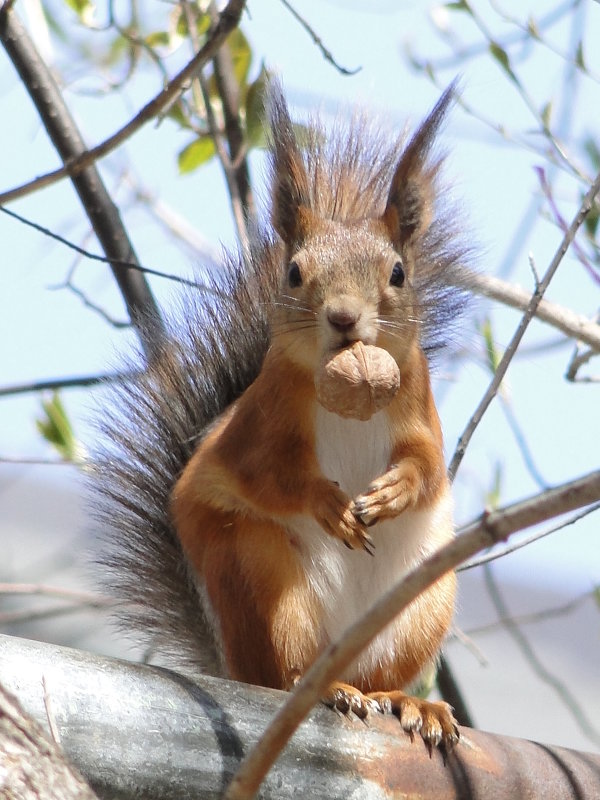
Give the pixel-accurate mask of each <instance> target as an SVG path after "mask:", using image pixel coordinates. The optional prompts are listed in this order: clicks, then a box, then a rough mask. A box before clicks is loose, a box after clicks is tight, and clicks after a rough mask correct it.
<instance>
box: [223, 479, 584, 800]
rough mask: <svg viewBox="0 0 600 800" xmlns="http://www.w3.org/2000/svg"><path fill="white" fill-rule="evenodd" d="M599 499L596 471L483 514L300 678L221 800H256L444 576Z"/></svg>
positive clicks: (400, 585)
mask: <svg viewBox="0 0 600 800" xmlns="http://www.w3.org/2000/svg"><path fill="white" fill-rule="evenodd" d="M599 499H600V470H598V471H597V472H593V473H590V474H589V475H586V476H585V477H583V478H580V479H578V480H576V481H573V482H571V483H568V484H564V485H563V486H560V487H558V488H557V489H550V490H549V491H547V492H543V493H542V494H539V495H536V496H534V497H532V498H529V499H528V500H524V501H522V502H520V503H516V504H514V505H512V506H508V507H507V508H504V509H501V510H499V511H493V512H491V513H485V514H483V515H482V517H481V518H480V519H478V520H477V521H476V522H474V523H472V524H471V525H470V526H468V527H467V528H466V529H465V530H464V532H463V533H462V534H461V535H460V536H459V537H458V538H457V539H455V540H454V541H453V542H450V543H449V544H447V545H445V546H444V547H442V548H440V549H439V550H438V551H437V552H435V553H434V554H433V555H431V556H429V558H427V559H426V560H425V561H424V562H423V563H422V564H421V565H420V566H419V567H418V568H416V569H414V570H413V571H412V572H410V573H409V574H408V575H407V576H406V577H405V578H404V579H403V580H402V581H401V582H400V583H399V584H398V585H397V586H396V587H395V588H394V589H392V590H391V591H389V592H388V593H387V594H386V595H385V596H384V597H383V598H382V599H381V600H380V601H378V602H377V603H376V604H375V605H374V606H373V608H371V610H370V611H368V612H367V613H366V614H365V616H364V617H363V618H362V619H361V620H359V621H358V622H357V623H355V624H354V625H352V626H351V627H350V628H349V629H348V631H347V632H346V634H345V635H344V636H343V637H342V639H340V640H339V641H338V642H334V643H333V644H331V645H329V647H327V649H326V650H325V652H324V653H323V654H322V655H321V656H320V658H319V659H317V661H316V662H315V663H314V664H313V666H312V667H311V668H310V669H309V670H308V672H307V673H306V674H305V675H304V677H303V678H302V680H301V681H300V683H299V684H298V686H297V687H296V690H295V691H294V694H293V695H292V697H291V698H290V699H289V700H288V702H287V703H286V704H285V706H284V707H283V708H282V709H281V711H280V712H279V713H278V714H277V715H276V717H275V718H274V720H273V721H272V723H271V724H270V725H269V727H268V728H267V730H266V731H265V733H264V734H263V735H262V737H261V739H260V742H259V744H258V745H257V747H256V748H255V749H254V750H253V751H252V752H250V753H249V754H248V755H247V756H246V758H245V759H244V760H243V762H242V764H241V766H240V768H239V770H238V772H237V773H236V775H235V777H234V779H233V781H232V782H231V784H230V786H229V787H228V789H227V792H226V793H225V800H249V799H250V798H252V797H254V794H255V793H256V792H257V791H258V788H259V786H260V784H261V782H262V781H263V779H264V777H265V775H266V774H267V772H268V771H269V769H270V768H271V766H272V765H273V763H274V762H275V760H276V758H277V757H278V755H279V753H280V752H281V750H282V749H283V747H284V746H285V744H286V743H287V742H288V740H289V738H290V736H292V734H293V733H294V731H295V730H296V728H297V727H298V725H299V724H300V722H301V721H302V720H303V719H304V717H305V716H306V715H307V714H308V712H309V711H310V709H311V708H312V707H313V706H314V705H315V704H316V703H317V702H318V701H319V698H321V697H323V696H324V694H325V690H326V688H327V686H329V684H330V683H331V682H332V681H333V680H335V679H336V678H338V676H339V675H340V674H341V673H342V672H343V671H344V669H346V668H347V667H348V665H349V664H351V663H352V661H353V660H354V659H355V658H356V657H357V656H358V655H359V654H360V652H361V651H362V650H363V649H364V648H365V647H366V646H367V645H368V644H369V642H371V641H372V640H373V639H374V638H375V636H376V635H377V634H378V632H379V631H381V630H382V629H383V628H384V627H385V626H386V625H387V624H388V623H389V622H391V621H392V620H393V619H394V617H395V616H397V614H399V613H400V612H401V611H402V610H403V609H404V608H406V606H408V605H409V603H411V602H412V601H413V600H414V599H415V598H416V597H417V596H418V595H419V594H421V592H423V591H425V589H427V588H428V587H429V586H431V585H432V584H433V583H435V581H437V580H438V579H439V578H441V577H442V575H444V574H445V573H446V572H448V571H449V570H451V569H455V568H456V567H457V566H458V565H459V564H460V563H462V562H463V561H465V560H466V559H467V558H470V557H472V556H473V555H475V553H478V552H479V551H481V550H484V549H485V548H487V547H490V546H492V545H494V544H496V543H497V542H500V541H505V540H506V539H508V537H509V536H510V535H511V534H512V533H515V532H516V531H518V530H523V528H527V527H530V526H531V525H536V524H538V523H540V522H544V521H545V520H547V519H550V518H552V517H555V516H558V515H560V514H564V513H567V512H569V511H573V510H574V509H576V508H581V507H583V506H585V505H589V504H590V503H594V502H596V501H598V500H599Z"/></svg>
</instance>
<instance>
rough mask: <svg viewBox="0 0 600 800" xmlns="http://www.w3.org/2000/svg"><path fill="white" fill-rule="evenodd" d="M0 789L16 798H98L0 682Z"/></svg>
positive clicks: (43, 799) (3, 794)
mask: <svg viewBox="0 0 600 800" xmlns="http://www.w3.org/2000/svg"><path fill="white" fill-rule="evenodd" d="M0 749H1V751H2V763H1V769H0V790H1V792H2V797H5V798H7V800H10V798H18V800H97V797H96V795H95V794H94V793H93V792H92V790H91V789H90V787H89V786H88V785H87V783H86V782H85V781H84V780H83V778H82V777H81V775H79V774H78V773H77V771H76V770H74V769H73V767H71V766H70V764H68V763H67V761H66V759H65V757H64V754H63V752H62V750H61V748H60V747H59V746H58V744H57V743H56V742H53V741H52V740H51V739H50V738H49V737H48V736H47V734H45V733H44V731H43V730H42V729H41V727H40V725H39V721H36V720H34V719H32V718H31V717H30V716H29V715H28V714H26V713H25V712H24V711H23V709H22V707H21V705H20V703H19V702H18V701H17V699H16V698H15V697H14V696H13V695H12V694H11V693H10V692H8V691H7V690H6V689H5V688H4V687H3V686H2V685H1V684H0Z"/></svg>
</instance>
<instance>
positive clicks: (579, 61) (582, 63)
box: [575, 41, 587, 70]
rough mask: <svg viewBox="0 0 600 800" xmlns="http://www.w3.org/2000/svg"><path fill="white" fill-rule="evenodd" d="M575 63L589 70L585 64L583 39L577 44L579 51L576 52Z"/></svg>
mask: <svg viewBox="0 0 600 800" xmlns="http://www.w3.org/2000/svg"><path fill="white" fill-rule="evenodd" d="M575 63H576V64H577V66H578V67H579V68H580V69H582V70H587V67H586V65H585V58H584V55H583V41H580V42H579V44H578V45H577V52H576V53H575Z"/></svg>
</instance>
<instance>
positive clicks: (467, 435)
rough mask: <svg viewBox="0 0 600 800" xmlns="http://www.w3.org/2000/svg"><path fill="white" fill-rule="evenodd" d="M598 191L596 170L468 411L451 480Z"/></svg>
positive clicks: (450, 469) (599, 189) (452, 462)
mask: <svg viewBox="0 0 600 800" xmlns="http://www.w3.org/2000/svg"><path fill="white" fill-rule="evenodd" d="M599 191H600V172H599V173H598V175H596V179H595V180H594V182H593V184H592V185H591V187H590V188H589V190H588V191H587V193H586V195H585V197H584V198H583V200H582V202H581V205H580V207H579V210H578V211H577V213H576V214H575V217H574V219H573V222H572V223H571V225H570V226H569V229H568V231H567V232H566V233H565V235H564V236H563V239H562V242H561V243H560V246H559V248H558V250H557V251H556V253H555V255H554V258H553V259H552V261H551V263H550V266H549V267H548V269H547V270H546V274H545V275H544V277H543V278H542V280H541V281H540V282H539V284H538V285H537V286H536V288H535V291H534V293H533V295H532V296H531V299H530V301H529V303H528V304H527V309H526V311H525V314H524V315H523V317H522V319H521V322H520V323H519V326H518V327H517V330H516V331H515V333H514V335H513V337H512V339H511V341H510V343H509V345H508V347H507V348H506V350H505V351H504V355H503V356H502V358H501V359H500V363H499V364H498V368H497V369H496V372H495V374H494V377H493V378H492V381H491V383H490V385H489V386H488V389H487V391H486V393H485V394H484V396H483V398H482V399H481V402H480V403H479V405H478V406H477V408H476V409H475V412H474V414H473V415H472V417H471V419H470V420H469V422H468V424H467V427H466V428H465V430H464V432H463V434H462V436H461V437H460V439H459V440H458V444H457V446H456V450H455V451H454V455H453V457H452V461H451V462H450V467H449V468H448V473H449V475H450V479H451V480H453V479H454V477H455V476H456V472H457V470H458V468H459V466H460V463H461V461H462V459H463V456H464V454H465V451H466V449H467V446H468V444H469V442H470V440H471V437H472V436H473V433H474V432H475V429H476V428H477V426H478V425H479V423H480V422H481V420H482V418H483V415H484V414H485V412H486V410H487V408H488V406H489V405H490V403H491V402H492V400H493V399H494V397H495V395H496V393H497V391H498V388H499V387H500V384H501V383H502V379H503V378H504V376H505V374H506V371H507V369H508V367H509V365H510V362H511V361H512V359H513V356H514V354H515V353H516V351H517V348H518V346H519V344H520V343H521V340H522V338H523V336H524V335H525V331H526V330H527V328H528V326H529V323H530V322H531V320H532V319H533V317H534V315H535V313H536V311H537V310H538V308H539V305H540V301H541V300H542V297H543V296H544V292H545V291H546V289H547V288H548V286H549V284H550V281H551V280H552V278H553V276H554V274H555V272H556V270H557V269H558V267H559V266H560V263H561V261H562V260H563V258H564V256H565V253H566V252H567V250H568V249H569V246H570V245H571V242H572V241H573V239H574V238H575V235H576V233H577V231H578V230H579V228H580V227H581V225H582V224H583V221H584V220H585V218H586V217H587V215H588V214H589V212H590V210H591V208H592V204H593V203H594V201H595V199H596V195H597V194H598V192H599Z"/></svg>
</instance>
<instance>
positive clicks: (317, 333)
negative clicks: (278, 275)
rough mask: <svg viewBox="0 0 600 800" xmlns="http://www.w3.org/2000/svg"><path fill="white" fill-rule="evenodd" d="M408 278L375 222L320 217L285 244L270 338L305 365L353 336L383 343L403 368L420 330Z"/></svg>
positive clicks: (407, 265) (400, 258)
mask: <svg viewBox="0 0 600 800" xmlns="http://www.w3.org/2000/svg"><path fill="white" fill-rule="evenodd" d="M411 278H412V269H411V266H410V262H409V259H407V258H406V257H404V256H403V255H401V254H400V253H399V252H398V251H397V250H396V249H395V248H394V246H393V244H392V242H391V240H390V237H389V235H388V233H387V229H386V227H385V225H384V224H383V223H382V222H381V221H380V220H362V221H360V222H355V223H341V222H333V221H324V222H320V224H319V225H318V228H317V229H316V230H315V231H314V233H311V235H309V236H308V237H307V238H306V239H305V240H304V241H303V242H302V243H301V244H300V245H299V246H297V247H294V248H289V253H288V257H287V259H286V262H285V265H284V275H283V280H282V285H281V293H280V297H279V301H278V303H277V306H276V311H275V316H274V320H273V343H274V344H275V345H276V346H278V347H282V348H283V349H285V351H286V353H288V355H290V356H291V357H292V358H293V359H294V360H295V361H297V362H300V363H302V364H304V365H305V366H306V367H308V368H309V369H311V370H314V369H316V368H317V366H318V364H319V363H320V361H321V359H322V357H323V356H324V355H325V354H326V353H327V352H330V351H332V350H336V349H338V348H341V347H345V346H346V345H348V344H351V343H352V342H355V341H362V342H364V343H365V344H374V345H377V346H378V347H383V348H385V349H386V350H387V351H388V352H389V353H390V354H391V355H392V356H394V358H395V359H396V361H397V362H398V364H399V365H400V366H401V365H402V362H403V360H404V358H405V357H406V354H407V353H408V351H409V350H410V349H411V348H412V346H413V345H414V343H415V342H416V339H417V335H418V324H419V323H418V308H417V306H416V296H415V292H414V290H413V287H412V282H411Z"/></svg>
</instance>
